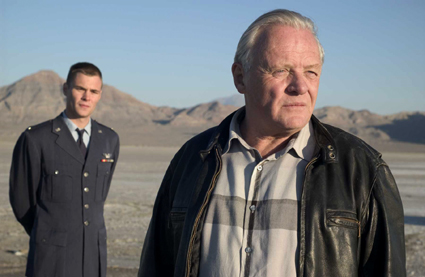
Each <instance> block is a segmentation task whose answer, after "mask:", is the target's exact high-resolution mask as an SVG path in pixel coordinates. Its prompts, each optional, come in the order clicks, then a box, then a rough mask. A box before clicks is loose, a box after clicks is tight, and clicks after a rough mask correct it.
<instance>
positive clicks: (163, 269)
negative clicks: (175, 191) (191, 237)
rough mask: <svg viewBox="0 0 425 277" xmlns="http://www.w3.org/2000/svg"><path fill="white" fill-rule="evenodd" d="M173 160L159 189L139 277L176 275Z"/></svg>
mask: <svg viewBox="0 0 425 277" xmlns="http://www.w3.org/2000/svg"><path fill="white" fill-rule="evenodd" d="M175 160H176V158H174V159H173V161H172V162H171V164H170V166H169V167H168V169H167V172H166V173H165V176H164V179H163V180H162V183H161V186H160V188H159V191H158V194H157V197H156V200H155V204H154V208H153V214H152V218H151V221H150V224H149V228H148V231H147V233H146V237H145V241H144V244H143V250H142V255H141V258H140V266H139V273H138V276H139V277H148V276H149V277H160V276H173V275H174V257H173V241H172V238H171V237H170V236H171V234H170V232H169V225H168V220H169V214H170V210H171V206H172V200H171V197H170V186H171V183H172V180H173V179H174V170H173V163H174V162H175Z"/></svg>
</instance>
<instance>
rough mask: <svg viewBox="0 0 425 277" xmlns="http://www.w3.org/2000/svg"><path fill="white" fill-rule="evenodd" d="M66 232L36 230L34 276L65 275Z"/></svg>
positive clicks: (33, 245)
mask: <svg viewBox="0 0 425 277" xmlns="http://www.w3.org/2000/svg"><path fill="white" fill-rule="evenodd" d="M67 235H68V234H67V232H66V231H59V230H37V231H36V232H35V236H36V238H35V243H34V242H33V243H32V245H31V247H34V248H35V249H34V253H35V254H34V264H33V265H32V268H33V270H34V276H65V270H66V266H65V264H66V263H65V262H66V244H67Z"/></svg>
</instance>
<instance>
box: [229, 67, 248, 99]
mask: <svg viewBox="0 0 425 277" xmlns="http://www.w3.org/2000/svg"><path fill="white" fill-rule="evenodd" d="M232 74H233V82H234V83H235V87H236V89H237V90H238V91H239V93H241V94H244V93H245V90H246V87H245V83H244V74H245V72H244V70H243V67H242V65H241V64H240V63H233V65H232Z"/></svg>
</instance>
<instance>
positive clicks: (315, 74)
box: [307, 70, 317, 77]
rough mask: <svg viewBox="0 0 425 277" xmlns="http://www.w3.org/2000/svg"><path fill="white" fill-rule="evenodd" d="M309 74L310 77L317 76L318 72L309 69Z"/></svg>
mask: <svg viewBox="0 0 425 277" xmlns="http://www.w3.org/2000/svg"><path fill="white" fill-rule="evenodd" d="M307 75H308V76H309V77H316V76H317V72H315V71H311V70H310V71H307Z"/></svg>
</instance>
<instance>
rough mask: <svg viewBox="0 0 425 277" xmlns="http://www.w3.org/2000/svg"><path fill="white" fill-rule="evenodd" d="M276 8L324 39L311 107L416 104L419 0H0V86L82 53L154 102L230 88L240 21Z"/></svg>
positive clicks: (422, 90) (177, 103) (64, 65)
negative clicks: (303, 20)
mask: <svg viewBox="0 0 425 277" xmlns="http://www.w3.org/2000/svg"><path fill="white" fill-rule="evenodd" d="M276 8H286V9H290V10H295V11H297V12H300V13H302V14H303V15H305V16H308V17H310V18H312V19H313V20H314V21H315V23H316V24H317V25H318V27H319V39H320V40H321V42H322V45H323V46H324V48H325V52H326V56H325V64H324V68H323V73H322V79H321V84H320V89H319V96H318V100H317V104H316V107H317V108H319V107H323V106H335V105H339V106H343V107H346V108H350V109H355V110H359V109H369V110H371V111H372V112H376V113H379V114H390V113H396V112H400V111H416V110H421V111H424V110H425V16H424V14H425V1H422V0H417V1H413V0H404V1H391V0H387V1H377V0H375V1H363V0H358V1H317V0H316V1H282V0H281V1H258V0H257V1H249V0H245V1H230V0H227V1H222V0H216V1H184V0H181V1H124V0H122V1H105V0H104V1H66V2H65V1H63V2H61V1H41V0H40V1H36V0H28V1H16V0H0V86H4V85H9V84H12V83H13V82H15V81H17V80H19V79H20V78H22V77H24V76H26V75H29V74H32V73H35V72H37V71H39V70H41V69H51V70H54V71H55V72H57V73H58V74H59V75H60V76H61V77H63V78H64V77H66V74H67V72H68V69H69V67H70V65H72V64H73V63H75V62H78V61H90V62H93V63H95V64H96V65H98V66H99V67H100V69H101V70H102V73H103V75H104V82H105V83H107V84H110V85H113V86H115V87H116V88H118V89H120V90H122V91H124V92H126V93H129V94H131V95H133V96H135V97H136V98H137V99H139V100H141V101H144V102H147V103H149V104H152V105H156V106H162V105H167V106H173V107H189V106H192V105H195V104H198V103H202V102H208V101H211V100H213V99H216V98H219V97H226V96H231V95H233V94H236V93H237V91H236V89H235V88H234V85H233V80H232V76H231V71H230V67H231V64H232V61H233V56H234V52H235V49H236V45H237V43H238V40H239V38H240V36H241V35H242V33H243V32H244V31H245V29H246V28H247V27H248V25H249V24H250V23H251V22H252V21H253V20H255V19H256V18H257V17H258V16H260V15H261V14H262V13H264V12H267V11H270V10H272V9H276Z"/></svg>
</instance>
